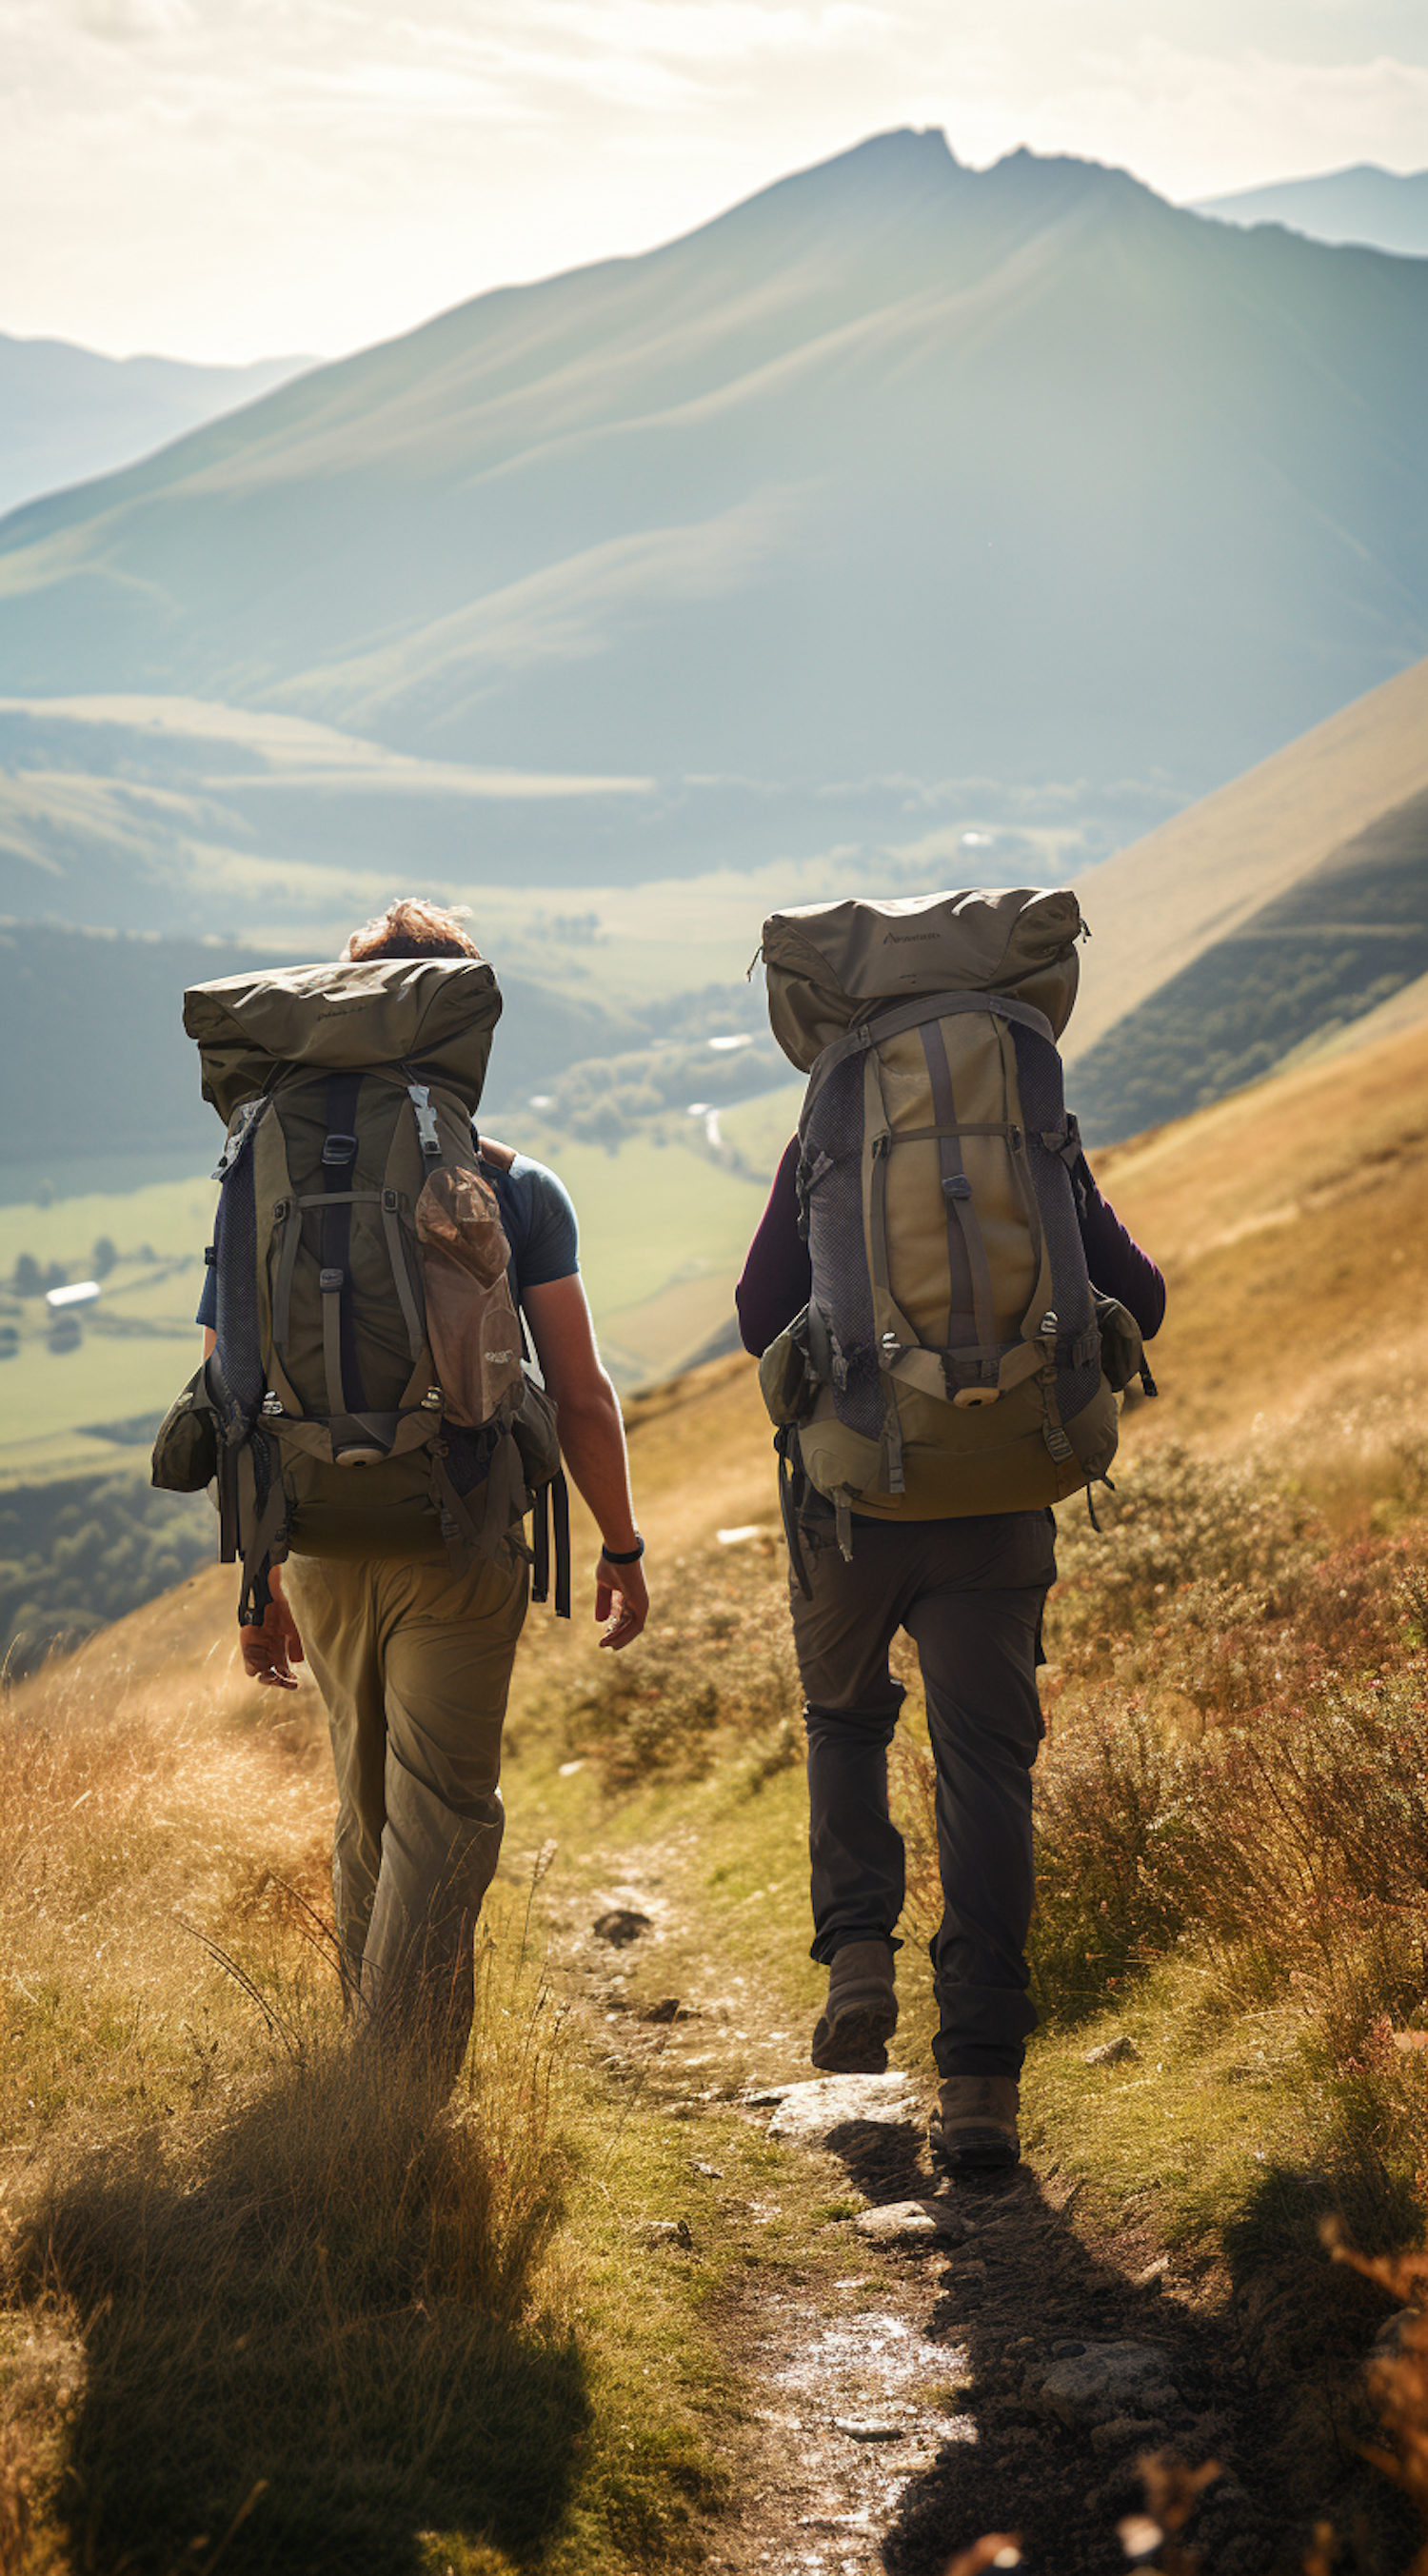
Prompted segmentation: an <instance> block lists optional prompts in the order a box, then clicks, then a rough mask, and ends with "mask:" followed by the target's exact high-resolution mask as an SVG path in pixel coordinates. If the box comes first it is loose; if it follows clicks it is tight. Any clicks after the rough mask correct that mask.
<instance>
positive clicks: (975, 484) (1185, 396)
mask: <svg viewBox="0 0 1428 2576" xmlns="http://www.w3.org/2000/svg"><path fill="white" fill-rule="evenodd" d="M1426 412H1428V266H1423V265H1421V264H1419V263H1416V262H1412V261H1403V260H1395V259H1390V258H1386V257H1384V256H1382V255H1380V254H1378V253H1376V252H1372V251H1366V250H1348V249H1330V248H1326V247H1325V246H1323V245H1322V244H1319V243H1315V242H1310V241H1307V240H1303V239H1299V238H1296V237H1294V236H1293V235H1290V234H1288V233H1285V232H1282V231H1279V230H1275V229H1264V230H1258V231H1248V232H1246V231H1241V230H1238V229H1235V228H1233V227H1232V226H1228V225H1225V224H1220V223H1214V222H1207V221H1205V220H1203V219H1202V218H1201V217H1200V216H1198V215H1195V214H1193V213H1187V212H1183V211H1178V210H1176V209H1174V208H1172V207H1170V206H1168V205H1166V204H1165V203H1164V202H1163V201H1162V200H1161V199H1159V198H1158V197H1156V196H1154V195H1153V194H1152V193H1151V192H1150V191H1149V190H1148V189H1146V188H1144V187H1142V186H1140V185H1139V184H1138V183H1137V182H1135V181H1134V180H1132V179H1130V178H1129V177H1127V176H1125V175H1124V174H1123V173H1120V172H1117V171H1113V170H1107V169H1103V168H1100V167H1098V166H1096V165H1093V164H1088V163H1085V162H1078V161H1073V160H1054V159H1053V160H1044V159H1038V158H1036V157H1034V156H1033V155H1031V154H1029V153H1025V152H1019V153H1016V154H1013V155H1012V156H1011V157H1010V158H1009V159H1007V160H1004V161H1002V162H1000V163H998V164H997V165H996V167H995V168H993V169H990V170H987V171H984V172H976V171H972V170H969V169H965V168H963V167H962V166H961V165H960V164H959V163H958V162H957V161H956V159H955V158H954V157H953V155H952V153H951V152H950V151H949V149H948V147H947V144H946V141H945V139H944V138H943V136H942V135H941V134H939V133H936V132H927V133H913V132H902V133H895V134H888V135H882V136H879V137H876V138H874V139H873V140H872V141H870V142H868V143H866V144H863V145H861V146H859V147H858V148H857V149H856V150H854V151H851V152H849V153H846V154H844V155H842V156H841V157H840V158H838V159H837V160H834V161H831V162H829V163H827V164H824V165H823V166H821V167H819V168H816V169H813V170H810V171H807V172H805V173H803V174H801V175H799V176H797V177H794V178H791V179H788V180H785V181H783V182H781V183H780V184H779V185H777V186H775V187H772V188H770V189H768V190H766V191H764V192H763V193H762V194H761V195H759V196H757V197H755V198H753V199H752V200H750V201H749V202H748V203H746V204H744V205H741V206H739V207H736V208H735V209H734V210H733V211H732V212H731V213H729V214H727V215H725V216H723V217H721V218H720V219H719V220H718V221H717V222H714V223H711V224H709V225H706V226H705V227H703V228H702V229H701V230H700V231H698V232H695V233H693V234H691V235H689V236H688V237H686V238H685V239H683V240H680V241H676V242H674V243H672V244H670V245H669V246H667V247H666V248H663V249H660V250H657V251H653V252H650V253H648V254H647V255H645V256H643V257H641V258H636V259H627V260H615V261H608V262H605V263H603V264H601V265H599V266H596V267H592V268H588V269H584V270H579V271H576V272H573V273H571V274H569V275H565V276H561V277H557V278H553V279H551V280H549V281H547V282H545V283H543V284H540V285H536V286H530V287H521V288H512V289H506V290H501V291H499V292H495V293H491V294H487V295H483V296H481V297H479V298H478V299H477V300H476V301H475V302H473V303H471V304H468V305H465V306H462V307H460V308H459V309H457V310H456V311H453V312H451V313H447V314H445V315H443V316H441V317H440V318H439V319H438V320H436V321H433V322H431V323H429V324H427V325H426V326H425V327H424V328H423V329H421V330H418V331H415V332H413V333H411V334H410V335H408V336H407V337H405V338H403V339H400V340H396V341H393V342H390V343H388V344H386V345H385V346H382V347H379V348H376V349H372V350H369V351H366V352H364V353H363V354H362V355H360V356H358V357H354V358H351V359H348V360H346V361H344V362H342V363H340V364H337V365H332V366H327V367H322V368H318V369H316V370H314V371H313V372H311V373H309V374H307V375H306V376H304V377H302V378H301V379H300V380H299V381H298V382H296V383H293V384H290V385H288V386H286V387H284V388H282V389H281V390H279V391H278V392H276V393H274V394H271V395H269V396H268V397H267V398H266V399H265V400H263V401H261V402H259V403H257V404H255V405H250V406H249V407H248V408H247V409H246V410H244V411H242V412H241V413H238V414H236V415H234V416H233V417H231V418H228V419H226V420H223V421H221V422H219V423H216V424H214V425H212V426H210V427H208V428H206V429H202V430H200V431H198V432H196V433H195V434H194V435H193V436H191V437H189V438H186V439H184V440H182V441H180V442H179V443H178V444H177V445H175V446H172V447H170V448H168V449H167V450H165V451H164V453H163V454H161V455H160V456H158V457H155V458H152V459H150V460H149V461H148V462H146V463H144V464H141V465H138V466H135V467H133V468H131V469H130V470H128V471H126V472H124V473H121V474H117V475H114V476H111V477H110V478H109V479H108V480H106V481H104V482H101V483H98V484H91V485H89V486H86V487H84V488H83V489H81V490H78V491H75V492H71V493H65V494H61V495H59V496H58V497H56V498H53V499H49V500H45V501H40V502H37V503H34V504H32V505H31V506H29V507H28V508H25V509H22V510H20V511H18V512H16V513H14V514H12V516H11V517H10V518H9V519H8V520H7V521H6V522H5V523H4V525H3V527H0V687H3V688H4V689H5V690H6V691H7V692H9V693H11V694H12V695H16V696H26V697H43V696H51V697H54V696H62V695H65V694H78V693H102V692H109V691H121V690H122V691H127V692H135V691H142V692H147V693H151V694H155V695H161V694H165V693H169V694H172V693H183V694H184V695H186V696H189V697H195V696H197V697H205V698H209V699H221V700H227V701H229V702H231V703H233V704H236V705H240V706H246V707H262V708H267V709H276V710H285V711H287V712H289V713H292V714H298V715H303V716H307V717H315V718H319V719H322V720H324V721H326V722H328V723H330V724H332V725H335V726H339V727H341V728H343V729H344V730H346V731H348V732H350V733H352V734H356V735H359V736H364V737H367V738H369V739H371V740H374V741H376V742H378V743H381V744H383V745H386V746H390V747H395V748H396V749H398V750H401V751H405V752H409V753H418V754H421V755H422V756H424V757H425V758H428V759H441V760H447V761H458V762H477V763H482V762H484V763H491V762H495V763H501V764H510V765H514V766H517V767H522V768H524V767H531V768H539V769H542V770H548V769H551V768H558V769H562V770H577V771H589V772H594V773H600V774H613V773H618V774H622V775H624V774H631V773H633V774H635V775H637V776H640V777H655V778H669V777H671V776H690V777H694V778H699V779H707V778H709V777H711V776H713V777H722V776H736V777H738V778H740V779H745V780H747V779H750V778H752V779H755V780H760V781H766V782H768V783H769V784H770V786H778V787H780V788H784V789H786V788H787V787H788V786H789V785H790V784H791V783H799V784H801V786H802V787H803V788H804V789H805V790H806V792H807V811H806V813H803V814H802V815H801V816H800V819H799V824H798V827H797V829H795V830H794V831H792V832H790V833H789V834H788V836H787V837H786V839H785V842H784V846H785V847H786V848H795V849H801V850H802V851H803V852H804V853H805V854H811V853H812V852H814V851H816V850H817V849H818V848H820V847H822V846H826V835H825V839H824V840H823V841H822V842H820V841H819V839H818V838H817V837H815V835H816V832H817V830H818V827H819V822H820V819H823V820H826V817H823V818H820V814H819V809H818V806H817V793H818V791H819V790H820V788H822V787H823V786H825V785H826V784H827V783H828V782H829V781H832V780H843V779H848V778H855V779H856V778H859V777H862V776H864V775H867V776H876V777H880V778H885V779H895V780H897V781H898V782H900V783H901V784H902V786H904V787H905V786H906V785H907V784H908V783H909V782H911V783H912V784H913V786H914V787H915V786H916V784H917V782H919V781H922V782H935V781H937V780H941V779H946V778H947V777H949V776H953V775H956V776H960V777H963V778H980V779H984V780H985V779H987V778H989V777H990V778H993V779H1002V780H1016V781H1021V782H1028V781H1030V782H1036V781H1044V780H1068V779H1069V780H1078V779H1081V780H1084V779H1085V778H1087V777H1091V778H1096V779H1101V780H1106V781H1109V780H1113V779H1115V778H1118V777H1121V776H1124V775H1129V776H1133V777H1136V778H1146V777H1149V776H1151V775H1159V776H1161V777H1162V779H1164V780H1168V781H1169V782H1170V784H1171V787H1172V788H1173V790H1174V791H1175V793H1176V794H1177V795H1179V796H1182V797H1183V796H1187V795H1189V794H1191V793H1194V792H1198V791H1200V790H1203V789H1205V788H1209V787H1212V786H1214V785H1216V784H1218V783H1219V781H1220V780H1222V779H1223V778H1225V777H1227V776H1230V775H1232V774H1233V773H1234V772H1235V771H1236V770H1238V769H1240V768H1242V767H1244V766H1245V765H1246V764H1247V763H1249V762H1251V761H1254V760H1256V759H1259V758H1261V757H1263V756H1264V755H1265V754H1266V753H1267V752H1269V751H1270V750H1271V749H1273V748H1274V747H1275V746H1276V745H1277V744H1278V743H1280V742H1282V741H1284V740H1286V739H1287V738H1288V737H1290V736H1291V735H1293V734H1295V733H1297V732H1299V731H1300V730H1302V729H1303V727H1304V726H1306V725H1308V724H1311V723H1313V722H1315V721H1317V720H1318V719H1319V718H1321V717H1323V716H1325V715H1327V714H1328V713H1330V712H1331V711H1332V710H1333V709H1334V708H1335V707H1337V706H1340V705H1342V704H1343V703H1344V701H1345V700H1346V699H1348V698H1350V697H1352V696H1354V695H1356V694H1358V693H1359V692H1361V691H1363V690H1364V689H1366V688H1369V687H1371V686H1373V685H1374V684H1375V683H1376V682H1378V681H1380V680H1382V679H1385V678H1387V677H1389V676H1390V675H1391V674H1392V673H1393V672H1394V671H1395V670H1397V669H1399V668H1401V667H1402V666H1403V664H1405V663H1406V662H1408V661H1410V660H1412V659H1414V658H1415V657H1416V656H1417V655H1419V654H1420V653H1422V652H1423V650H1424V649H1425V644H1428V510H1425V507H1424V502H1425V485H1428V448H1425V443H1424V441H1423V439H1422V436H1421V426H1422V421H1423V418H1424V417H1425V413H1426ZM733 855H735V856H737V853H734V854H733Z"/></svg>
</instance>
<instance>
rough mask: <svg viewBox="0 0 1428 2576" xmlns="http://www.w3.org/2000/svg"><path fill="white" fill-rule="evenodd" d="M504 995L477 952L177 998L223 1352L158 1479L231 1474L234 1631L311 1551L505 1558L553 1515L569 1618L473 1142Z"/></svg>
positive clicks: (163, 1437)
mask: <svg viewBox="0 0 1428 2576" xmlns="http://www.w3.org/2000/svg"><path fill="white" fill-rule="evenodd" d="M500 1011H501V996H500V992H499V989H498V987H497V983H496V978H495V975H494V973H493V972H492V969H491V968H490V967H489V966H488V965H486V964H484V963H483V962H481V961H480V960H478V959H475V958H464V957H462V958H444V957H422V958H416V959H401V958H376V959H371V960H368V961H365V962H363V963H360V964H355V965H333V966H326V965H323V966H293V967H282V968H275V969H273V970H271V971H269V972H266V973H262V974H252V975H237V976H228V977H225V978H223V979H222V980H220V981H219V982H217V983H212V984H199V985H196V986H195V987H194V988H193V989H192V991H190V992H188V993H186V994H185V996H184V1026H185V1028H186V1029H187V1031H188V1034H189V1036H190V1037H192V1038H194V1039H196V1041H197V1044H198V1049H199V1057H200V1062H201V1065H202V1073H203V1091H204V1097H205V1099H207V1100H210V1101H212V1102H213V1104H214V1106H215V1108H216V1109H217V1110H218V1111H219V1114H220V1116H222V1117H223V1118H224V1119H225V1120H226V1121H227V1123H228V1141H227V1144H226V1146H225V1147H224V1151H223V1156H222V1159H221V1161H220V1163H219V1166H218V1170H217V1172H216V1173H215V1175H214V1177H215V1179H217V1180H218V1181H219V1183H220V1184H221V1190H220V1198H219V1207H218V1215H217V1220H216V1224H215V1229H214V1244H213V1252H212V1254H211V1256H210V1258H211V1259H212V1260H213V1261H214V1263H215V1266H216V1271H217V1282H216V1284H217V1311H218V1321H217V1348H216V1350H215V1352H214V1354H213V1357H212V1358H211V1359H210V1360H209V1361H207V1362H206V1363H205V1365H204V1367H203V1368H202V1369H201V1370H200V1371H199V1372H198V1375H197V1376H196V1378H195V1379H194V1380H193V1381H192V1382H191V1384H190V1385H189V1386H188V1387H186V1388H185V1390H184V1392H183V1394H182V1395H181V1396H180V1398H179V1400H178V1403H177V1404H176V1405H175V1406H174V1408H173V1410H172V1412H171V1413H170V1415H169V1417H168V1419H167V1421H166V1422H165V1423H164V1425H163V1428H162V1429H161V1431H160V1433H159V1438H158V1441H157V1444H156V1446H155V1451H154V1463H153V1479H154V1482H155V1484H158V1485H165V1486H169V1487H177V1488H179V1489H181V1490H186V1491H193V1490H195V1489H197V1488H198V1487H200V1486H202V1485H204V1484H207V1483H209V1482H210V1481H211V1480H216V1489H217V1500H218V1505H219V1513H220V1554H221V1556H222V1558H223V1560H224V1561H225V1562H232V1561H233V1560H234V1559H235V1558H237V1557H241V1559H242V1563H243V1587H242V1597H241V1600H240V1604H239V1613H238V1615H239V1618H240V1621H242V1622H243V1623H244V1624H245V1625H258V1624H261V1621H262V1618H263V1614H264V1611H265V1609H266V1606H267V1602H268V1599H269V1587H268V1574H269V1571H270V1569H271V1567H272V1566H273V1565H274V1564H277V1563H280V1562H281V1561H282V1559H283V1558H284V1557H285V1556H286V1555H287V1554H288V1553H289V1551H292V1552H294V1553H296V1554H298V1555H307V1556H317V1557H349V1558H371V1557H388V1558H390V1557H396V1558H411V1557H417V1556H429V1555H431V1554H433V1553H437V1552H439V1551H440V1550H441V1549H442V1548H443V1547H445V1549H446V1551H447V1553H448V1556H449V1557H450V1560H451V1562H452V1564H453V1566H457V1567H462V1566H466V1565H470V1564H472V1563H473V1562H475V1561H476V1560H478V1559H480V1558H490V1557H494V1556H495V1555H496V1554H497V1552H498V1551H499V1550H500V1549H501V1548H502V1547H503V1546H506V1545H509V1544H514V1545H515V1546H516V1547H517V1548H518V1549H520V1550H522V1551H523V1552H525V1553H526V1554H528V1555H529V1554H530V1553H531V1551H530V1550H526V1549H525V1547H524V1540H523V1538H522V1536H521V1528H520V1525H521V1522H522V1520H523V1518H524V1516H525V1514H526V1513H527V1512H528V1511H530V1510H532V1509H533V1508H534V1509H535V1511H536V1521H535V1542H536V1543H535V1549H534V1562H535V1570H536V1581H535V1596H536V1598H537V1599H543V1598H545V1597H546V1592H547V1588H548V1580H549V1572H548V1569H549V1536H548V1521H547V1512H546V1496H547V1492H548V1490H549V1491H550V1492H551V1494H552V1498H553V1501H554V1506H555V1536H556V1608H557V1612H558V1613H560V1614H561V1615H568V1613H569V1580H568V1564H569V1557H568V1522H567V1514H566V1497H565V1487H564V1481H563V1479H562V1477H561V1475H560V1450H559V1444H558V1441H557V1437H556V1428H555V1414H554V1408H553V1406H552V1405H551V1404H550V1402H549V1399H548V1398H547V1397H546V1396H545V1394H544V1393H543V1391H542V1390H541V1389H540V1387H539V1386H537V1385H536V1384H535V1382H534V1380H533V1379H532V1378H531V1377H530V1376H529V1375H528V1374H527V1373H526V1371H525V1369H524V1367H523V1365H522V1348H523V1334H522V1328H521V1325H520V1321H519V1319H518V1317H517V1315H516V1312H515V1309H514V1307H513V1305H512V1302H511V1296H510V1291H509V1287H508V1284H507V1275H508V1264H509V1259H510V1251H509V1246H508V1244H507V1242H506V1238H505V1235H504V1232H503V1230H502V1228H501V1224H500V1217H499V1210H498V1205H497V1200H496V1193H495V1190H494V1188H493V1186H492V1174H491V1172H490V1170H489V1168H486V1167H483V1162H482V1157H481V1154H480V1149H479V1148H478V1146H477V1143H476V1140H475V1137H474V1135H473V1131H472V1114H473V1112H474V1110H475V1109H476V1106H477V1103H478V1102H479V1100H480V1097H481V1087H482V1083H483V1081H484V1079H485V1073H486V1064H487V1059H488V1057H489V1054H490V1049H491V1037H492V1032H493V1030H494V1028H495V1025H496V1021H497V1020H498V1018H499V1016H500Z"/></svg>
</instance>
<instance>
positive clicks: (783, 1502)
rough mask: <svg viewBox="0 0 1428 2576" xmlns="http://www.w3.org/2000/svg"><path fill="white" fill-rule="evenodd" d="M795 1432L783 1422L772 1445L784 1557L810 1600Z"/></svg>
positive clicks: (803, 1488)
mask: <svg viewBox="0 0 1428 2576" xmlns="http://www.w3.org/2000/svg"><path fill="white" fill-rule="evenodd" d="M797 1436H798V1435H797V1433H796V1431H795V1430H794V1427H793V1425H792V1423H791V1422H789V1423H785V1424H784V1425H783V1428H782V1429H781V1430H779V1431H776V1432H775V1433H774V1448H775V1449H776V1451H777V1452H778V1507H779V1510H780V1512H781V1513H782V1515H783V1534H784V1537H785V1539H786V1540H787V1542H788V1561H789V1564H790V1566H791V1568H792V1570H793V1579H794V1581H795V1583H796V1584H797V1585H798V1588H799V1591H800V1592H801V1593H802V1594H803V1597H804V1599H805V1601H811V1600H812V1598H813V1586H812V1584H811V1583H810V1582H809V1580H808V1566H807V1562H806V1560H805V1558H804V1553H803V1530H802V1525H801V1523H800V1520H799V1507H800V1505H801V1504H802V1501H803V1497H804V1493H805V1491H806V1485H805V1479H804V1474H803V1469H802V1467H801V1466H796V1465H795V1464H794V1443H795V1441H796V1439H797Z"/></svg>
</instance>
